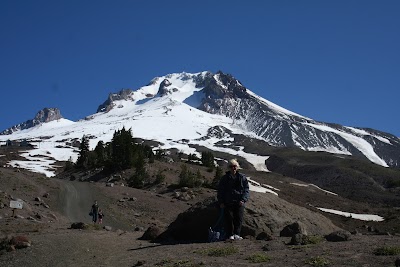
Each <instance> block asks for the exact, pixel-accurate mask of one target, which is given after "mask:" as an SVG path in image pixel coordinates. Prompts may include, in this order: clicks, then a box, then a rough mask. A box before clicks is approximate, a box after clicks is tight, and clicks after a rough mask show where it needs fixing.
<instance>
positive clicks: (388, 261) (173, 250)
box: [0, 165, 400, 267]
mask: <svg viewBox="0 0 400 267" xmlns="http://www.w3.org/2000/svg"><path fill="white" fill-rule="evenodd" d="M179 166H180V165H177V166H174V167H171V168H175V171H177V170H179ZM171 172H173V171H171ZM248 174H249V175H251V176H252V177H253V178H255V177H256V175H257V174H256V173H251V172H249V173H248ZM168 179H170V178H168ZM258 179H261V180H262V182H265V183H268V184H270V185H272V186H274V187H277V188H279V189H280V190H281V191H280V197H282V198H284V199H286V200H287V201H290V202H292V203H296V202H297V203H296V204H298V205H300V202H301V201H305V202H307V201H308V204H313V205H318V204H320V205H327V204H328V203H332V201H333V199H332V198H330V196H327V195H325V194H322V193H320V192H317V191H315V192H313V197H314V198H315V199H314V200H313V199H310V198H309V194H310V190H313V189H310V188H308V189H307V188H297V187H293V186H290V183H289V182H290V181H289V180H285V179H289V178H284V177H279V179H277V176H273V175H269V176H268V175H264V176H263V175H260V176H258ZM0 191H1V192H0V202H1V203H3V205H4V206H3V208H1V209H0V234H1V236H0V237H1V238H4V237H5V236H6V235H11V236H16V235H25V236H27V237H28V238H29V239H30V240H31V242H32V243H31V246H30V247H27V248H23V249H17V250H15V251H12V252H7V251H6V250H5V249H2V250H0V266H10V267H11V266H119V267H122V266H395V264H394V262H395V260H396V258H397V257H399V256H400V255H397V256H396V255H391V256H377V255H375V254H374V251H375V250H376V249H377V248H384V247H390V246H391V247H397V248H399V247H400V236H398V235H395V234H394V233H392V234H390V235H383V232H385V231H386V230H387V231H389V230H390V229H393V227H394V226H393V225H390V222H389V223H388V224H385V223H381V224H380V223H370V222H368V223H366V222H362V221H357V220H352V219H349V218H342V217H340V216H333V215H327V214H324V215H326V217H328V218H330V219H331V220H332V221H333V222H334V223H335V224H336V225H338V226H339V227H341V228H344V229H347V230H357V231H358V232H360V233H362V234H357V235H353V236H352V239H351V240H350V241H346V242H328V241H325V240H323V241H322V242H320V243H317V244H310V245H304V246H292V245H288V243H289V241H290V238H287V237H279V236H275V237H274V239H273V240H271V241H264V240H255V239H254V238H248V239H244V240H240V241H234V242H217V243H190V242H189V243H185V244H158V243H151V242H149V241H146V240H140V237H141V236H142V235H143V233H144V231H145V230H146V229H147V228H148V227H149V226H152V225H156V226H157V227H159V228H161V229H165V228H166V227H167V226H168V225H169V224H170V223H171V222H173V221H174V220H175V219H176V217H177V216H178V215H179V214H180V213H182V212H184V211H186V210H187V209H188V208H189V207H191V205H193V204H195V203H196V202H198V201H201V200H202V199H205V198H207V197H209V196H212V195H214V194H215V192H214V191H213V190H211V189H201V190H199V191H198V192H196V198H195V199H192V200H190V201H181V200H177V199H176V198H174V197H173V195H172V193H171V191H168V188H166V187H156V188H152V189H147V190H140V189H134V188H129V187H126V186H121V185H115V186H114V187H107V186H106V185H105V182H104V181H100V182H97V183H95V182H78V181H69V180H61V179H56V178H51V179H49V178H45V177H43V176H41V175H39V174H32V173H30V172H27V171H24V170H17V169H11V168H0ZM291 191H293V192H292V193H291ZM46 193H48V196H47V197H44V195H45V194H46ZM36 197H39V198H40V201H38V200H35V198H36ZM10 198H13V199H22V200H23V201H24V202H25V204H24V208H23V209H22V210H16V212H15V214H14V215H16V216H14V217H12V214H13V213H12V212H13V211H12V209H10V208H9V207H8V205H9V201H10ZM95 199H96V200H98V202H99V204H100V206H101V207H102V208H103V209H104V211H105V214H106V215H105V218H104V222H103V226H110V227H111V231H107V230H105V229H102V228H101V227H98V228H99V229H98V230H95V229H94V227H91V228H90V229H88V230H76V229H70V226H71V223H72V222H85V223H87V224H90V219H91V218H90V217H89V215H88V212H89V209H90V205H91V204H92V202H93V201H94V200H95ZM313 201H314V202H313ZM334 201H342V202H343V205H347V206H351V205H352V204H354V207H355V208H356V209H362V208H363V207H362V206H360V207H357V203H353V202H349V201H347V200H345V199H339V200H338V198H335V199H334ZM42 203H44V204H46V205H44V204H42ZM346 203H347V204H346ZM305 206H307V205H305ZM308 206H309V205H308ZM309 207H310V206H309ZM311 209H312V208H311ZM314 211H315V212H317V211H316V210H314ZM373 211H374V210H373V208H372V207H371V212H373ZM393 212H394V215H393V216H398V211H393ZM246 216H250V214H246ZM28 218H30V219H28ZM366 225H369V226H373V227H375V228H379V229H384V230H380V234H379V235H378V234H376V233H373V232H368V230H367V228H366ZM363 229H364V230H363ZM228 250H232V251H233V253H232V254H231V255H224V256H215V255H214V256H213V255H212V254H213V253H218V252H220V253H222V252H226V251H228ZM254 255H267V256H268V258H269V260H268V261H266V262H262V263H252V262H251V261H250V260H249V257H251V256H254ZM324 263H325V264H324ZM318 264H320V265H318Z"/></svg>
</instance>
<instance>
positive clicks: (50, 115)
mask: <svg viewBox="0 0 400 267" xmlns="http://www.w3.org/2000/svg"><path fill="white" fill-rule="evenodd" d="M62 118H63V116H62V115H61V112H60V110H59V109H58V108H43V109H41V110H39V111H38V113H36V115H35V117H34V118H33V119H31V120H27V121H25V122H23V123H20V124H17V125H14V126H12V127H10V128H8V129H6V130H4V131H2V132H0V135H7V134H12V133H13V132H15V131H20V130H25V129H28V128H32V127H34V126H36V125H39V124H42V123H46V122H50V121H55V120H59V119H62Z"/></svg>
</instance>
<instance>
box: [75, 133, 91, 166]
mask: <svg viewBox="0 0 400 267" xmlns="http://www.w3.org/2000/svg"><path fill="white" fill-rule="evenodd" d="M88 158H89V138H87V137H86V136H85V135H84V136H82V140H81V144H80V146H79V156H78V160H77V161H76V167H78V168H86V167H87V164H88Z"/></svg>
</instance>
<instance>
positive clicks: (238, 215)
mask: <svg viewBox="0 0 400 267" xmlns="http://www.w3.org/2000/svg"><path fill="white" fill-rule="evenodd" d="M232 211H233V214H232V215H233V218H232V222H233V234H234V235H238V236H240V232H241V230H242V224H243V213H244V206H240V205H236V206H235V207H234V208H233V210H232Z"/></svg>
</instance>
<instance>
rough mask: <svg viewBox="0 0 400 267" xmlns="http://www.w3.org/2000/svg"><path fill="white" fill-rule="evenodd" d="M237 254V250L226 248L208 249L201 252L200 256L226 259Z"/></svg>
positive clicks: (230, 247) (231, 247)
mask: <svg viewBox="0 0 400 267" xmlns="http://www.w3.org/2000/svg"><path fill="white" fill-rule="evenodd" d="M237 252H239V249H238V248H236V247H234V246H227V247H221V248H208V249H205V250H203V251H201V252H200V253H201V254H204V255H207V256H211V257H226V256H229V255H232V254H235V253H237Z"/></svg>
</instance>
